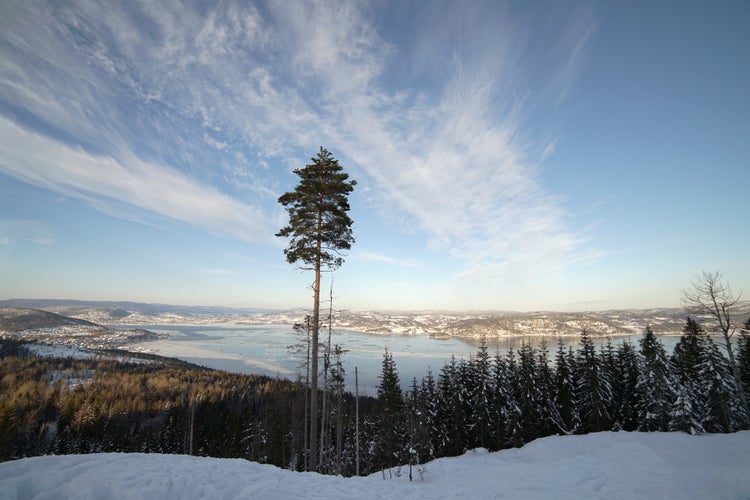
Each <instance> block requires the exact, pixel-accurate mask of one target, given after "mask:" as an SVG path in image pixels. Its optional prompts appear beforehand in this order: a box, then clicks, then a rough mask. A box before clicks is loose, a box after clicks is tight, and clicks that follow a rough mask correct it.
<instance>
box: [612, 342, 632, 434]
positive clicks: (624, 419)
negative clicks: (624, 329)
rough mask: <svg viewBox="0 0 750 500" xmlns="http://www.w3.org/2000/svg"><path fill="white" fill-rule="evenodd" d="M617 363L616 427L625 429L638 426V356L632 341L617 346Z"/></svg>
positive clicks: (628, 429)
mask: <svg viewBox="0 0 750 500" xmlns="http://www.w3.org/2000/svg"><path fill="white" fill-rule="evenodd" d="M616 357H617V363H616V364H615V378H614V379H613V380H615V381H616V382H617V383H616V384H614V385H613V388H614V389H615V400H616V408H617V410H616V417H615V419H616V427H617V428H618V429H622V430H624V431H628V432H631V431H634V430H636V429H637V428H638V409H637V408H638V400H637V391H636V387H637V385H638V356H637V355H636V352H635V348H634V347H633V345H632V344H631V343H630V342H623V343H622V344H620V345H619V346H618V347H617V355H616Z"/></svg>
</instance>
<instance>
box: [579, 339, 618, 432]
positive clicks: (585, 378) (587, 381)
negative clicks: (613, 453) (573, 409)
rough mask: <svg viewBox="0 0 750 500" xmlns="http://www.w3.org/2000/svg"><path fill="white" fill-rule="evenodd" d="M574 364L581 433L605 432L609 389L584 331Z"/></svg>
mask: <svg viewBox="0 0 750 500" xmlns="http://www.w3.org/2000/svg"><path fill="white" fill-rule="evenodd" d="M576 364H577V366H576V369H577V380H578V384H577V387H576V403H577V407H578V414H579V416H580V418H581V431H582V432H584V433H587V432H599V431H604V430H609V429H610V428H611V425H612V416H611V415H610V414H609V408H610V407H611V406H612V385H611V381H610V380H609V378H608V376H607V373H606V371H605V370H604V369H603V367H602V362H601V360H600V359H599V356H597V354H596V349H595V348H594V343H593V342H592V340H591V337H590V336H589V334H588V332H586V330H583V331H582V332H581V339H580V348H579V350H578V356H577V359H576Z"/></svg>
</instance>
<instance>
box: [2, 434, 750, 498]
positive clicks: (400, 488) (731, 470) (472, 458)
mask: <svg viewBox="0 0 750 500" xmlns="http://www.w3.org/2000/svg"><path fill="white" fill-rule="evenodd" d="M749 464H750V431H745V432H741V433H737V434H729V435H727V434H724V435H703V436H689V435H686V434H680V433H649V434H644V433H625V432H620V433H613V432H605V433H597V434H590V435H586V436H565V437H557V436H556V437H548V438H544V439H538V440H536V441H534V442H532V443H529V444H528V445H526V446H524V447H523V448H521V449H514V450H504V451H500V452H497V453H487V452H486V451H483V450H475V451H472V452H469V453H467V454H465V455H463V456H461V457H454V458H444V459H439V460H436V461H434V462H431V463H429V464H427V465H426V469H427V472H426V474H425V475H424V479H423V480H420V479H419V477H418V476H417V475H416V474H415V481H414V482H411V483H410V482H409V479H408V473H407V471H405V470H402V471H401V472H402V473H401V475H400V477H399V476H398V475H397V471H396V470H394V471H392V472H391V473H390V474H389V473H388V472H386V474H385V477H386V479H383V475H382V474H381V473H377V474H374V475H372V476H369V477H365V478H342V477H331V476H322V475H318V474H313V473H297V472H290V471H286V470H281V469H278V468H276V467H273V466H269V465H261V464H256V463H252V462H247V461H244V460H236V459H235V460H229V459H215V458H198V457H191V456H182V455H147V454H95V455H70V456H47V457H36V458H27V459H23V460H17V461H13V462H6V463H2V464H0V498H2V499H15V498H18V499H64V498H83V499H110V498H122V499H130V498H132V499H154V500H166V499H173V498H181V499H201V498H205V499H209V498H211V499H214V498H221V499H234V498H269V499H283V498H350V499H357V498H384V499H385V498H389V499H390V498H430V499H434V498H459V497H460V498H514V499H534V498H555V499H563V498H571V499H572V498H575V499H580V498H607V499H617V498H624V499H631V498H632V499H646V498H660V499H662V498H675V499H690V498H711V499H722V498H727V499H729V498H731V499H735V498H750V474H748V471H750V469H749V468H748V467H750V465H749Z"/></svg>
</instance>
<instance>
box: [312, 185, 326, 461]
mask: <svg viewBox="0 0 750 500" xmlns="http://www.w3.org/2000/svg"><path fill="white" fill-rule="evenodd" d="M320 197H321V198H322V197H323V195H322V194H321V195H320ZM322 227H323V212H321V211H320V210H319V211H318V225H317V240H318V241H317V245H316V250H317V256H316V258H315V284H314V285H313V328H312V348H311V349H312V360H311V361H312V363H311V364H312V367H311V369H310V379H311V380H310V382H311V383H310V392H311V393H312V394H311V395H310V470H311V471H313V472H317V470H318V334H319V333H320V266H321V258H320V252H321V250H322V242H321V232H322Z"/></svg>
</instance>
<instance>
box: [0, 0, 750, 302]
mask: <svg viewBox="0 0 750 500" xmlns="http://www.w3.org/2000/svg"><path fill="white" fill-rule="evenodd" d="M217 3H218V4H219V5H216V6H214V5H213V4H214V2H185V3H183V2H170V1H164V2H150V1H145V2H140V1H134V2H130V1H128V2H124V1H123V2H101V3H97V2H87V1H79V2H64V3H62V5H61V3H60V2H50V3H45V2H41V1H39V2H26V1H7V2H2V3H0V276H1V278H0V298H72V299H91V300H136V301H145V302H160V303H180V304H189V305H199V304H200V305H227V306H244V307H267V308H286V307H305V306H308V305H309V304H310V302H311V301H310V290H309V285H310V284H311V282H312V276H311V275H310V273H305V272H301V271H299V270H297V269H295V268H294V267H293V266H291V265H288V264H287V263H286V262H285V260H284V255H283V248H284V246H285V242H284V241H283V240H280V239H278V238H276V237H274V234H275V233H276V232H277V231H278V230H279V229H280V228H281V227H282V226H283V225H284V224H285V222H286V213H285V212H284V210H283V208H282V207H281V206H280V205H279V204H278V203H277V198H278V197H279V196H280V195H281V194H282V193H284V192H285V191H289V190H291V189H293V188H294V185H295V184H296V176H295V175H293V174H292V170H293V169H294V168H298V167H302V166H304V165H305V164H306V163H308V162H309V159H310V158H311V157H312V156H314V155H315V154H316V153H317V151H318V148H319V147H320V146H323V147H325V148H327V149H328V150H330V151H331V152H332V153H333V154H334V156H335V157H336V158H337V159H338V160H339V161H340V163H341V164H342V165H343V166H344V168H345V169H346V171H347V172H348V173H349V174H350V176H351V177H352V178H353V179H356V180H357V182H358V184H357V187H356V190H355V192H354V193H353V194H352V196H351V199H350V201H351V205H352V211H351V217H352V218H353V220H354V221H355V225H354V231H355V238H356V240H357V241H356V243H355V245H354V246H353V248H352V250H351V252H349V254H348V256H347V259H346V262H345V263H344V265H343V266H342V267H341V268H340V269H339V270H338V271H336V273H335V274H334V276H333V279H334V294H335V296H336V297H337V299H336V306H337V307H339V308H348V309H477V310H484V309H495V310H523V311H529V310H542V309H551V310H596V309H608V308H627V307H658V306H679V298H680V290H681V289H682V288H685V287H686V286H688V284H689V283H690V280H691V279H692V278H693V277H694V276H695V275H696V274H697V273H699V272H701V271H702V270H718V271H720V272H721V273H722V274H723V275H724V278H725V279H726V280H727V281H728V282H729V283H730V284H731V285H732V288H733V289H734V291H735V292H740V291H744V292H745V294H746V295H745V296H746V297H747V294H750V250H749V249H750V232H749V231H748V228H749V224H748V220H750V217H749V215H750V196H748V186H750V92H749V91H748V89H749V88H750V57H748V54H750V29H749V28H748V27H749V26H750V4H748V3H747V2H743V1H737V2H730V1H722V2H683V1H680V2H667V1H662V2H573V3H566V2H520V1H519V2H480V1H476V2H450V1H446V2H427V1H425V2H421V1H420V2H386V1H377V2H370V3H368V2H349V1H342V2H336V1H324V2H294V1H289V2H232V1H226V2H217ZM325 286H326V287H327V286H328V278H326V284H325Z"/></svg>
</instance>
